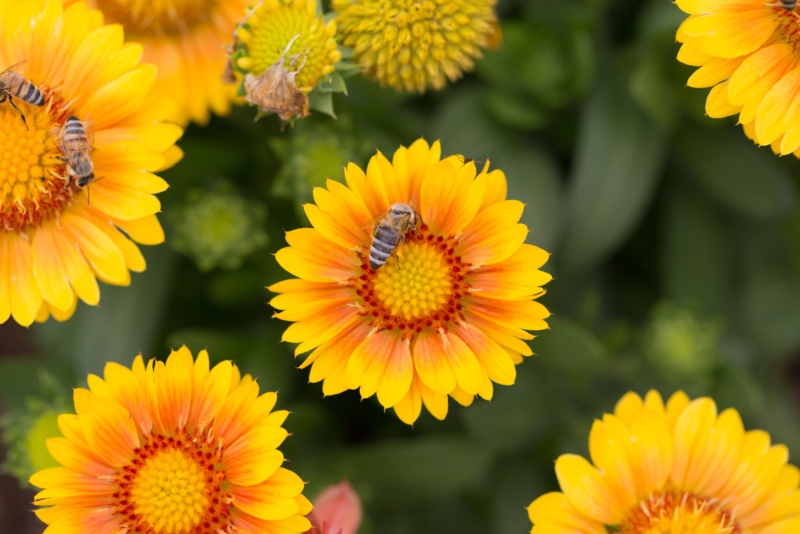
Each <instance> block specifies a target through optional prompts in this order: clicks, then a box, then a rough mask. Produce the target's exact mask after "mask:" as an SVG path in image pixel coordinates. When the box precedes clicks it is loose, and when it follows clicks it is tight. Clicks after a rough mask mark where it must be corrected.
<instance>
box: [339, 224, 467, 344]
mask: <svg viewBox="0 0 800 534" xmlns="http://www.w3.org/2000/svg"><path fill="white" fill-rule="evenodd" d="M456 244H457V240H456V239H454V238H452V237H450V238H445V237H442V236H434V235H431V234H430V233H428V227H427V226H425V225H423V226H421V228H420V229H419V235H416V234H415V233H413V232H409V233H408V234H407V235H406V239H405V241H404V242H403V244H402V245H401V246H400V247H399V248H398V250H397V252H396V254H395V256H396V257H390V258H389V259H388V261H387V262H386V263H385V264H384V265H383V266H382V267H380V268H379V269H378V270H377V271H375V270H372V268H371V267H370V266H369V263H368V258H367V256H366V255H363V254H362V258H361V271H362V273H363V274H362V275H361V276H359V277H358V278H352V279H351V280H350V282H349V283H350V285H351V286H352V287H354V288H355V290H356V294H357V295H358V296H359V297H361V299H362V300H363V302H359V303H358V304H359V306H360V309H361V311H360V313H361V314H362V315H364V316H369V317H371V321H370V325H372V326H373V327H375V328H376V329H378V330H392V329H394V328H399V329H400V330H401V331H402V333H403V338H404V339H410V338H411V336H412V335H413V334H414V333H415V332H416V333H419V332H422V330H423V329H424V328H426V327H430V328H432V329H433V330H434V331H437V332H438V331H441V330H442V329H444V330H446V329H447V326H448V324H449V323H451V322H453V321H462V320H463V319H464V317H463V316H462V314H461V307H462V306H461V299H462V298H463V297H464V296H465V295H466V294H467V293H468V292H469V284H468V283H466V282H465V280H466V277H467V274H468V273H469V268H470V264H469V263H465V262H463V261H462V260H461V257H460V256H457V255H456V254H455V248H456Z"/></svg>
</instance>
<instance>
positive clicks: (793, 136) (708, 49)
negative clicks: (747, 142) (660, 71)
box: [676, 0, 800, 157]
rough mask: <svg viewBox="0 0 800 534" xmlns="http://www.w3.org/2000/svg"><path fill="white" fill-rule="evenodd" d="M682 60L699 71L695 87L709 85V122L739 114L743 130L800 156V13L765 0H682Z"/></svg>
mask: <svg viewBox="0 0 800 534" xmlns="http://www.w3.org/2000/svg"><path fill="white" fill-rule="evenodd" d="M676 4H677V6H678V7H679V8H681V9H682V10H683V11H684V12H686V13H688V14H689V17H688V18H687V19H686V20H685V21H684V22H683V24H681V26H680V28H679V29H678V33H677V40H678V41H679V42H680V43H682V46H681V48H680V51H679V52H678V60H679V61H681V62H682V63H685V64H687V65H692V66H695V67H698V69H697V70H696V71H695V72H694V74H692V76H691V77H690V78H689V81H688V85H689V86H690V87H710V88H711V91H710V92H709V94H708V98H707V100H706V113H707V114H708V116H709V117H714V118H721V117H728V116H731V115H737V114H738V116H739V123H740V124H742V125H743V126H744V129H745V133H746V134H747V136H748V137H750V138H751V139H752V140H754V141H755V142H756V143H757V144H759V145H771V146H772V149H773V150H774V151H775V152H776V153H777V154H781V155H786V154H795V156H798V157H800V67H798V61H800V49H799V48H798V45H800V38H798V35H800V12H799V11H798V8H797V7H795V8H794V9H793V10H787V9H785V8H783V7H782V5H781V2H777V1H775V2H770V1H764V0H737V1H730V2H720V1H718V0H677V1H676Z"/></svg>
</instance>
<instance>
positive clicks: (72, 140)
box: [50, 115, 94, 189]
mask: <svg viewBox="0 0 800 534" xmlns="http://www.w3.org/2000/svg"><path fill="white" fill-rule="evenodd" d="M50 133H51V134H52V136H53V142H54V143H55V144H56V147H58V149H59V150H60V151H61V154H62V155H63V156H64V157H63V158H61V160H62V161H64V162H65V163H66V164H67V185H65V186H64V189H68V188H69V187H70V186H71V185H72V182H73V181H74V182H75V183H76V184H77V186H78V187H80V188H84V187H86V186H87V185H89V184H90V183H92V182H93V181H94V162H93V161H92V146H93V145H94V121H93V120H92V118H91V117H87V118H86V120H85V121H81V120H80V119H79V118H78V117H76V116H75V115H70V116H69V118H68V119H67V122H65V123H64V127H63V128H60V127H58V126H53V128H52V129H51V131H50Z"/></svg>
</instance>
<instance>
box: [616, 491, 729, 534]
mask: <svg viewBox="0 0 800 534" xmlns="http://www.w3.org/2000/svg"><path fill="white" fill-rule="evenodd" d="M619 532H620V534H661V533H671V532H692V533H693V534H741V533H742V532H744V531H743V530H742V528H741V527H740V526H739V525H738V524H737V523H736V521H734V519H733V517H732V516H731V514H730V513H729V512H727V511H725V510H724V509H722V508H721V507H720V506H719V503H718V502H714V501H711V500H708V499H703V498H701V497H698V496H696V495H693V494H692V493H676V492H672V491H668V492H665V493H656V494H654V495H651V496H650V498H649V499H648V500H646V501H643V502H641V503H640V504H639V506H638V507H637V508H634V509H633V511H632V513H631V515H630V517H629V518H628V520H627V521H625V522H624V523H623V524H622V526H621V527H620V530H619Z"/></svg>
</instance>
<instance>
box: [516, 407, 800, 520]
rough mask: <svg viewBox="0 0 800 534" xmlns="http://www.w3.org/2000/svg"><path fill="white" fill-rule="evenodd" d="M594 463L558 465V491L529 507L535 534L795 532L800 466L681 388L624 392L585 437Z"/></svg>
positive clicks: (579, 460)
mask: <svg viewBox="0 0 800 534" xmlns="http://www.w3.org/2000/svg"><path fill="white" fill-rule="evenodd" d="M589 453H590V454H591V458H592V462H593V464H594V465H592V463H589V461H587V460H586V459H584V458H583V457H581V456H577V455H574V454H564V455H562V456H560V457H559V458H558V460H557V461H556V476H557V477H558V482H559V484H560V486H561V492H553V493H548V494H546V495H543V496H541V497H539V498H538V499H536V500H535V501H534V502H533V503H532V504H531V505H530V507H529V508H528V515H529V516H530V519H531V521H532V522H533V529H532V530H531V533H532V534H551V533H556V532H558V533H561V532H585V533H597V534H601V533H603V534H605V533H606V532H608V531H607V530H606V526H609V527H611V529H612V530H613V532H620V533H623V534H657V533H691V534H720V533H730V534H738V533H742V534H743V533H749V534H778V533H787V534H788V533H790V532H800V516H799V515H798V513H799V512H800V500H798V498H797V496H798V491H797V490H798V482H800V470H798V469H797V468H796V467H794V466H792V465H788V464H787V461H788V459H789V451H788V449H787V448H786V447H785V446H783V445H771V444H770V438H769V434H767V433H766V432H763V431H761V430H752V431H749V432H748V431H745V429H744V425H743V424H742V420H741V418H740V417H739V413H738V412H737V411H736V410H733V409H728V410H725V411H723V412H722V413H717V407H716V405H715V404H714V401H713V400H711V399H709V398H700V399H696V400H694V401H690V399H689V398H688V397H687V396H686V395H685V394H684V393H682V392H678V393H676V394H674V395H673V396H672V397H671V398H670V399H669V401H668V402H667V404H666V406H665V405H664V402H663V400H662V399H661V396H660V395H659V394H658V393H657V392H655V391H650V392H649V393H648V394H647V395H646V396H645V398H644V400H642V398H641V397H639V396H638V395H636V394H634V393H628V394H627V395H625V396H624V397H623V398H622V399H621V400H620V401H619V402H618V403H617V406H616V409H615V410H614V414H613V415H608V414H607V415H605V416H603V419H602V420H600V421H595V422H594V425H592V431H591V433H590V434H589Z"/></svg>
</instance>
